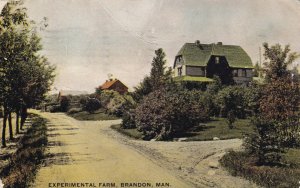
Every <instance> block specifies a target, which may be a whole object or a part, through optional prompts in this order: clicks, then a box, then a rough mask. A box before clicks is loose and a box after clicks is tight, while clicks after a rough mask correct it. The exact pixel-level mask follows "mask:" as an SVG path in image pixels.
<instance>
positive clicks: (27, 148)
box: [1, 117, 48, 187]
mask: <svg viewBox="0 0 300 188" xmlns="http://www.w3.org/2000/svg"><path fill="white" fill-rule="evenodd" d="M47 142H48V141H47V126H46V120H45V119H42V118H40V117H35V118H33V123H32V126H31V127H30V128H29V129H28V130H27V131H26V133H25V134H24V136H23V137H22V138H21V140H20V141H19V143H18V144H17V146H18V148H17V151H16V152H15V153H13V154H12V156H11V157H10V159H9V165H8V166H6V167H5V168H3V169H1V179H2V180H3V183H4V185H5V187H29V185H30V183H31V182H32V181H33V180H34V176H35V174H36V172H37V170H38V169H39V168H40V167H41V164H42V162H43V159H45V157H46V155H45V149H46V145H47Z"/></svg>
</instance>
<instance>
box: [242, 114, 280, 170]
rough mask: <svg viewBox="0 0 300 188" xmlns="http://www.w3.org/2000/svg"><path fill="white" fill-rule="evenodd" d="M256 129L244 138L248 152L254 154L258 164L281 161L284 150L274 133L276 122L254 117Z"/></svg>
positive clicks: (271, 163) (272, 163)
mask: <svg viewBox="0 0 300 188" xmlns="http://www.w3.org/2000/svg"><path fill="white" fill-rule="evenodd" d="M253 124H254V125H255V127H256V129H255V132H254V133H253V134H251V135H248V136H247V138H246V139H245V140H244V145H245V147H246V149H247V151H248V152H249V153H252V154H255V155H256V156H257V158H258V162H259V163H260V164H266V165H278V164H281V163H282V160H281V159H282V154H283V153H284V152H285V150H284V147H283V145H282V142H281V141H280V138H279V137H278V135H277V134H276V129H275V126H276V124H277V122H275V121H269V120H263V119H261V118H256V119H254V120H253Z"/></svg>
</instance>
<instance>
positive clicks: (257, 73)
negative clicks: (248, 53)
mask: <svg viewBox="0 0 300 188" xmlns="http://www.w3.org/2000/svg"><path fill="white" fill-rule="evenodd" d="M260 71H261V68H260V67H259V65H258V62H256V63H255V65H254V70H253V76H254V77H258V76H259V74H260V73H259V72H260Z"/></svg>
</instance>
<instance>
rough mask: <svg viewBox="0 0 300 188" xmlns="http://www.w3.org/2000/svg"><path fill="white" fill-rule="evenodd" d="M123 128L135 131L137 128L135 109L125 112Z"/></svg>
mask: <svg viewBox="0 0 300 188" xmlns="http://www.w3.org/2000/svg"><path fill="white" fill-rule="evenodd" d="M121 127H122V128H123V129H133V128H136V125H135V111H134V109H128V110H126V111H124V113H123V116H122V124H121Z"/></svg>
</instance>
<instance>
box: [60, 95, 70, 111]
mask: <svg viewBox="0 0 300 188" xmlns="http://www.w3.org/2000/svg"><path fill="white" fill-rule="evenodd" d="M59 104H60V110H61V111H62V112H67V111H68V109H69V106H70V98H69V97H62V98H61V99H60V101H59Z"/></svg>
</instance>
